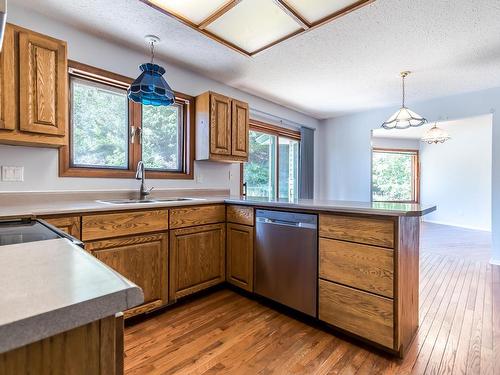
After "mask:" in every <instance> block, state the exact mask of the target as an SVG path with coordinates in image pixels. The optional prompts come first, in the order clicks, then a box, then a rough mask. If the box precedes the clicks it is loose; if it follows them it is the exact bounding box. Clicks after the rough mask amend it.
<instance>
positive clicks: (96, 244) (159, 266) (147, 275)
mask: <svg viewBox="0 0 500 375" xmlns="http://www.w3.org/2000/svg"><path fill="white" fill-rule="evenodd" d="M85 248H86V250H88V251H90V252H91V253H92V254H93V255H94V256H95V257H96V258H97V259H99V260H101V261H102V262H104V263H106V264H107V265H108V266H110V267H111V268H113V269H114V270H116V271H117V272H119V273H120V274H121V275H123V276H125V277H126V278H127V279H129V280H130V281H132V282H134V283H135V284H137V285H138V286H140V287H141V288H142V290H143V292H144V304H143V305H141V306H138V307H135V308H133V309H131V310H128V311H126V312H125V317H126V318H127V317H130V316H132V315H137V314H140V313H143V312H147V311H150V310H153V309H156V308H158V307H160V306H162V305H166V304H167V303H168V266H167V265H168V234H167V233H159V234H150V235H137V236H130V237H121V238H114V239H107V240H100V241H91V242H86V243H85Z"/></svg>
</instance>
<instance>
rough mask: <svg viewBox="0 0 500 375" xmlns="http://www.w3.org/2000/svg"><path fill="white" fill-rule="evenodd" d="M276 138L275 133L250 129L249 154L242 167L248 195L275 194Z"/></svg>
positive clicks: (269, 196) (262, 195)
mask: <svg viewBox="0 0 500 375" xmlns="http://www.w3.org/2000/svg"><path fill="white" fill-rule="evenodd" d="M276 140H277V137H276V136H275V135H271V134H266V133H261V132H257V131H252V130H250V154H249V155H248V163H245V166H244V169H243V170H244V177H243V180H244V182H245V183H246V194H247V196H249V197H265V198H273V197H274V196H275V195H276V168H275V164H276Z"/></svg>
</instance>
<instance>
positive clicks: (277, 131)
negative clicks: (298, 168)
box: [240, 119, 301, 199]
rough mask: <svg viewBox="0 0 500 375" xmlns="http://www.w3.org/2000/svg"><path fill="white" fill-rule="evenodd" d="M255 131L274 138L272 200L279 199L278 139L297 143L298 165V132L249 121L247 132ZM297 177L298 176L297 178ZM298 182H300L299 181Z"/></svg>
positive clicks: (242, 174)
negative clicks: (274, 182)
mask: <svg viewBox="0 0 500 375" xmlns="http://www.w3.org/2000/svg"><path fill="white" fill-rule="evenodd" d="M252 130H253V131H256V132H260V133H265V134H269V135H274V136H276V165H275V168H274V174H275V181H276V186H275V196H274V197H273V199H279V194H280V193H279V191H280V190H279V164H280V159H279V139H280V138H287V139H292V140H295V141H297V142H299V164H300V140H301V137H300V131H298V130H293V129H288V128H283V127H281V126H277V125H272V124H268V123H265V122H262V121H258V120H253V119H250V120H249V131H252ZM248 153H249V154H250V149H249V150H248ZM244 164H245V163H240V195H243V193H244V192H245V191H244V190H245V189H244V186H243V185H244V171H245V170H244ZM297 177H298V176H297ZM299 182H300V181H299ZM299 189H300V187H299Z"/></svg>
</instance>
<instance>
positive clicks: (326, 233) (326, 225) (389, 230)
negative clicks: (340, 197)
mask: <svg viewBox="0 0 500 375" xmlns="http://www.w3.org/2000/svg"><path fill="white" fill-rule="evenodd" d="M319 235H320V236H321V237H327V238H333V239H335V240H344V241H351V242H359V243H364V244H368V245H375V246H383V247H389V248H394V221H393V220H391V219H383V218H381V219H380V218H364V217H350V216H341V215H320V216H319Z"/></svg>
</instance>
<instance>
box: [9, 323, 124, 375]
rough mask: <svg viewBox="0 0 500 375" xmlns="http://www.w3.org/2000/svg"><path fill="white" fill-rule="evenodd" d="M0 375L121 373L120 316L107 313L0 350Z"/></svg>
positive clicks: (121, 342)
mask: <svg viewBox="0 0 500 375" xmlns="http://www.w3.org/2000/svg"><path fill="white" fill-rule="evenodd" d="M0 374H2V375H7V374H8V375H10V374H12V375H14V374H15V375H29V374H37V375H40V374H51V375H68V374H72V375H89V374H92V375H123V319H122V318H121V317H116V318H115V316H109V317H107V318H103V319H100V320H96V321H94V322H90V323H88V324H84V325H82V326H80V327H76V328H73V329H71V330H69V331H65V332H62V333H59V334H57V335H54V336H50V337H47V338H45V339H43V340H40V341H36V342H34V343H31V344H28V345H25V346H22V347H20V348H17V349H14V350H11V351H8V352H5V353H0Z"/></svg>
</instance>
